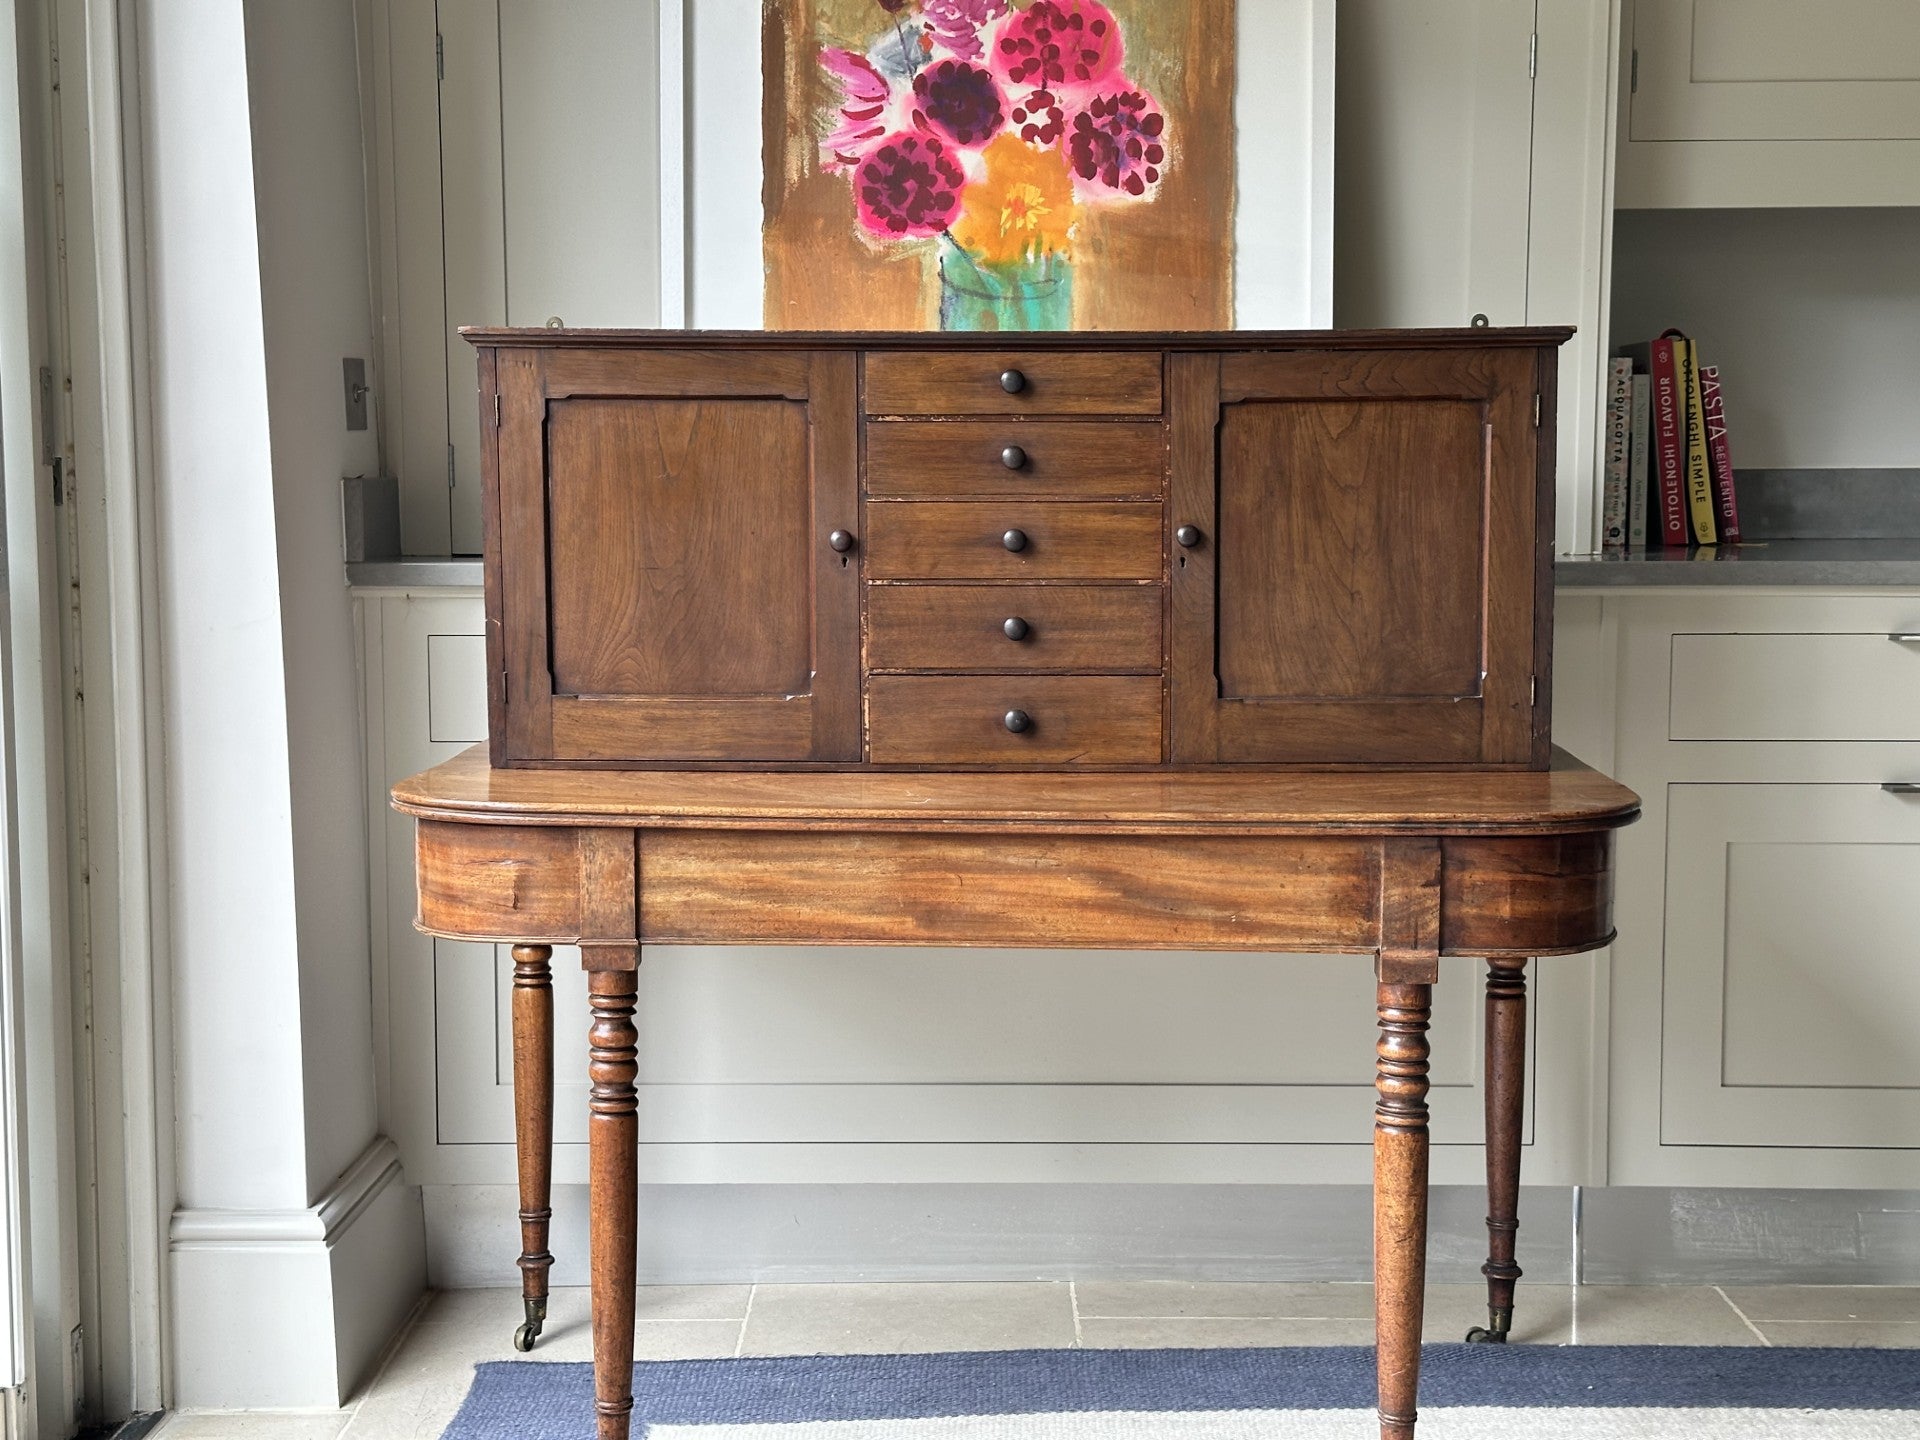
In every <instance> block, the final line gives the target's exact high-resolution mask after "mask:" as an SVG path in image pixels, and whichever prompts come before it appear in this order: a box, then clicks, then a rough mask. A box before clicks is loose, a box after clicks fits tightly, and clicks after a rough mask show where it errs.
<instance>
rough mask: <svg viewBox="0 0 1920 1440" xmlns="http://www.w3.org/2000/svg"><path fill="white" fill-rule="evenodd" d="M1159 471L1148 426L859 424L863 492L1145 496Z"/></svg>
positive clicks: (1161, 448) (1161, 458) (1163, 456)
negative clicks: (863, 444) (863, 431)
mask: <svg viewBox="0 0 1920 1440" xmlns="http://www.w3.org/2000/svg"><path fill="white" fill-rule="evenodd" d="M1166 471H1167V432H1166V429H1165V427H1164V426H1161V425H1159V424H1154V423H1144V424H1143V423H1140V422H1137V421H1122V422H1119V423H1113V422H1101V421H1071V420H1067V421H1060V422H1058V423H1051V424H1042V425H1028V424H1024V423H1022V422H1019V421H1009V420H946V421H929V420H879V421H875V422H873V423H872V424H869V425H868V426H867V493H868V494H869V495H877V496H903V497H906V498H908V499H927V500H941V499H946V498H949V497H951V498H954V499H967V498H972V497H976V496H983V495H1010V496H1017V497H1022V498H1026V499H1042V500H1135V499H1140V500H1152V499H1157V498H1158V497H1159V495H1160V493H1161V490H1162V488H1163V484H1164V481H1165V477H1166Z"/></svg>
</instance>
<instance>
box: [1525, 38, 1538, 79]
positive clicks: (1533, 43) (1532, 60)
mask: <svg viewBox="0 0 1920 1440" xmlns="http://www.w3.org/2000/svg"><path fill="white" fill-rule="evenodd" d="M1539 75H1540V32H1539V31H1538V30H1536V31H1534V32H1533V34H1531V35H1529V36H1528V37H1527V78H1528V79H1529V80H1533V79H1537V78H1538V77H1539Z"/></svg>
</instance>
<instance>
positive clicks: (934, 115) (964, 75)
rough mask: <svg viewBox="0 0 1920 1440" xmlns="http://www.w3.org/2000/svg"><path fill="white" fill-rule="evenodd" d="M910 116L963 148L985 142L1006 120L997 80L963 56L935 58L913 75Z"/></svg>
mask: <svg viewBox="0 0 1920 1440" xmlns="http://www.w3.org/2000/svg"><path fill="white" fill-rule="evenodd" d="M913 119H914V123H915V124H916V125H918V126H919V127H920V128H921V129H922V130H932V131H935V132H936V133H938V134H939V135H941V136H942V137H944V138H945V139H948V140H951V141H953V143H954V144H956V145H959V146H962V147H964V148H967V149H972V148H974V147H976V146H981V145H985V144H986V143H987V142H988V141H989V140H991V139H992V138H993V137H994V136H995V135H997V134H999V133H1000V130H1001V127H1002V126H1004V125H1005V124H1006V123H1007V111H1006V105H1005V102H1004V101H1002V99H1001V97H1000V82H999V81H997V80H995V79H994V78H993V76H992V75H991V74H989V73H988V72H987V71H985V70H983V69H981V68H980V67H979V66H978V65H969V64H968V63H967V62H966V61H964V60H936V61H934V62H933V64H931V65H929V66H927V68H926V69H924V70H922V71H921V72H920V73H919V74H918V75H916V76H914V77H913Z"/></svg>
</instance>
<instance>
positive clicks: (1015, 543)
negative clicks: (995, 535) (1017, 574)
mask: <svg viewBox="0 0 1920 1440" xmlns="http://www.w3.org/2000/svg"><path fill="white" fill-rule="evenodd" d="M1000 543H1001V544H1002V545H1004V546H1006V547H1007V549H1009V550H1011V551H1013V552H1014V553H1015V554H1016V555H1017V554H1019V553H1020V552H1021V551H1022V550H1024V549H1026V548H1027V532H1026V531H1024V530H1009V531H1007V533H1006V534H1004V535H1002V536H1001V537H1000Z"/></svg>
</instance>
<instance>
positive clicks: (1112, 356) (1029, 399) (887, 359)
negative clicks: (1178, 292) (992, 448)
mask: <svg viewBox="0 0 1920 1440" xmlns="http://www.w3.org/2000/svg"><path fill="white" fill-rule="evenodd" d="M1023 339H1024V337H1023ZM1008 370H1018V371H1019V372H1020V373H1021V374H1022V375H1024V376H1025V377H1026V382H1027V383H1026V386H1025V388H1024V389H1022V390H1020V391H1019V392H1018V393H1017V394H1012V395H1010V394H1008V393H1007V392H1006V391H1005V390H1004V389H1002V388H1001V385H1000V376H1001V375H1002V374H1003V373H1004V372H1006V371H1008ZM867 413H868V414H869V415H1158V414H1159V413H1160V356H1159V355H1158V354H1134V353H1129V352H1127V351H1121V350H1108V349H1100V348H1096V347H1095V346H1092V345H1089V346H1087V347H1086V348H1085V349H1083V350H1079V351H1077V352H1067V353H1064V354H1062V353H1055V352H1049V351H1046V350H1042V349H1039V348H1038V347H1023V348H1021V349H1018V350H990V351H986V352H984V353H979V352H974V351H960V352H957V353H955V352H943V351H941V350H938V349H931V348H918V349H914V350H878V351H875V352H874V353H873V354H871V355H869V356H868V357H867Z"/></svg>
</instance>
